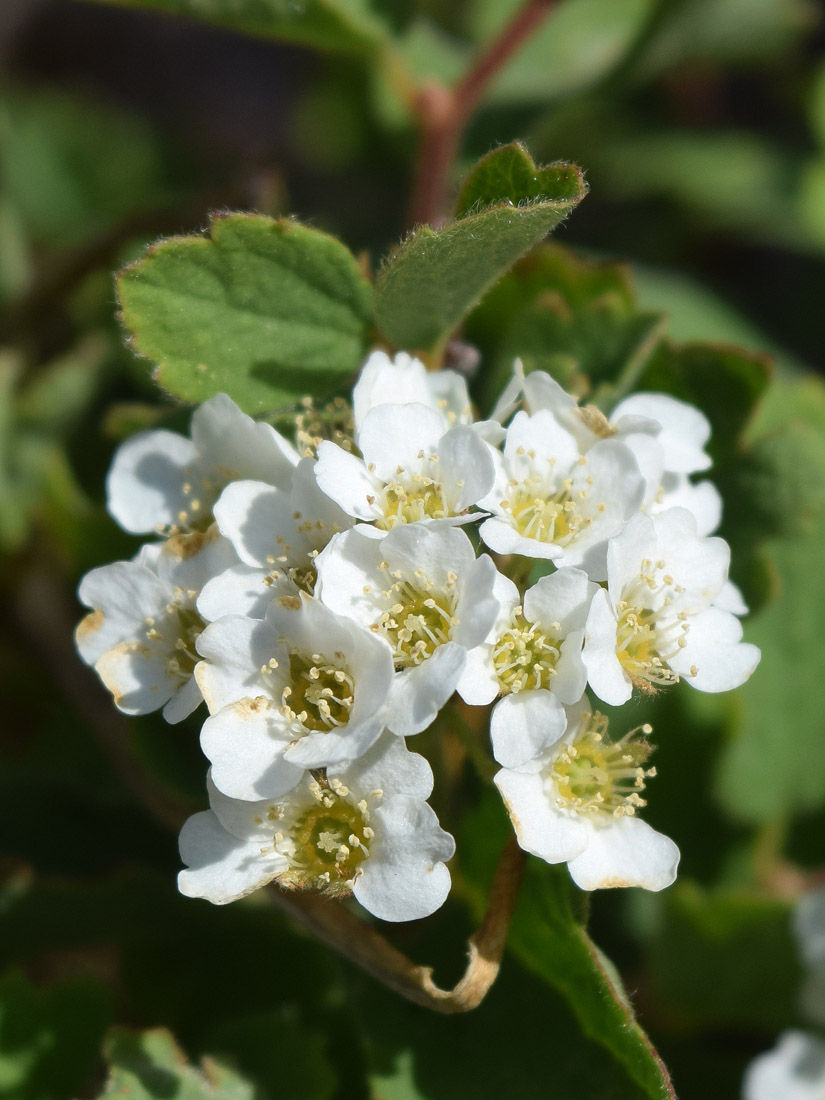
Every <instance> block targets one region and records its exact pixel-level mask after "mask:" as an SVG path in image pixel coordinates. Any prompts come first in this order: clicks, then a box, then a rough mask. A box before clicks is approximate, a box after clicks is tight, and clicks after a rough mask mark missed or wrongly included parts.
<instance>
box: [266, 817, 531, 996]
mask: <svg viewBox="0 0 825 1100" xmlns="http://www.w3.org/2000/svg"><path fill="white" fill-rule="evenodd" d="M524 862H525V854H524V852H523V851H522V850H521V848H519V846H518V844H517V843H516V840H515V837H513V836H511V837H510V839H509V840H508V842H507V844H506V845H505V847H504V850H503V851H502V853H501V856H500V858H499V862H498V866H497V868H496V873H495V876H494V878H493V885H492V888H491V890H490V897H489V899H488V902H487V912H486V913H485V915H484V919H483V920H482V922H481V924H480V925H479V927H478V930H477V931H476V932H475V933H474V934H473V935H472V936H471V937H470V939H469V940H468V942H467V949H468V955H469V959H468V962H467V969H466V970H465V972H464V976H463V977H462V978H461V980H460V981H459V982H458V984H457V985H455V986H454V987H453V988H452V989H441V988H440V986H437V985H436V984H435V982H434V981H433V977H432V975H433V972H432V968H431V967H429V966H419V965H418V964H417V963H414V962H412V961H411V960H410V959H408V958H407V956H406V955H404V954H402V952H400V951H399V950H398V949H397V948H395V947H393V945H392V944H391V943H389V941H388V940H386V939H385V938H384V937H383V936H382V935H381V933H380V932H379V931H378V930H377V929H376V928H374V927H373V926H372V925H369V924H365V923H364V921H362V920H360V918H359V917H357V916H356V915H355V914H354V913H352V912H350V910H348V909H345V908H344V907H343V906H342V905H341V904H340V903H339V902H336V901H332V900H331V899H330V898H326V897H324V896H323V895H322V894H314V893H296V892H286V891H283V890H280V889H278V888H277V887H275V888H274V889H273V890H272V897H273V899H274V901H275V903H276V904H277V905H278V906H279V907H280V908H281V909H283V910H284V911H285V912H286V913H288V914H289V915H290V916H291V917H292V918H293V919H294V920H296V921H297V922H298V923H299V924H300V925H302V926H303V927H304V928H306V929H307V930H308V931H309V932H312V933H313V934H314V935H316V936H317V937H318V938H319V939H321V940H323V941H324V942H325V943H327V944H329V945H330V946H331V947H334V948H335V949H336V950H337V951H340V952H341V954H342V955H344V956H346V958H348V959H349V960H350V961H351V962H354V963H355V964H356V965H357V966H360V967H361V968H362V969H363V970H366V971H367V973H369V974H372V976H373V977H374V978H377V979H378V980H379V981H380V982H382V983H383V984H384V985H386V986H388V987H389V988H390V989H392V990H394V991H395V992H396V993H400V994H401V996H402V997H406V998H407V1000H409V1001H413V1002H414V1003H415V1004H417V1005H421V1006H422V1007H424V1008H430V1009H432V1010H433V1011H435V1012H442V1013H444V1014H446V1015H454V1014H455V1013H458V1012H469V1011H470V1009H473V1008H476V1007H477V1006H478V1005H479V1004H481V1002H482V1000H483V999H484V997H485V996H486V995H487V993H488V991H489V989H490V987H491V986H492V984H493V982H494V981H495V980H496V977H497V976H498V972H499V969H500V967H501V959H502V956H503V954H504V946H505V944H506V942H507V933H508V930H509V928H510V919H511V917H512V915H513V910H514V909H515V905H516V899H517V897H518V890H519V886H520V885H521V878H522V874H523V871H524Z"/></svg>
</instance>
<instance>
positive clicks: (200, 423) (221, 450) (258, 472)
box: [192, 393, 299, 487]
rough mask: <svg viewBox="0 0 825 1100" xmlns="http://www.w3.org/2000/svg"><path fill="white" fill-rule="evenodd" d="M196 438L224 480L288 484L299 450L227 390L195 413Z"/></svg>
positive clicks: (201, 452)
mask: <svg viewBox="0 0 825 1100" xmlns="http://www.w3.org/2000/svg"><path fill="white" fill-rule="evenodd" d="M192 441H193V443H194V444H195V446H196V448H197V450H198V453H199V455H200V457H201V464H202V465H203V466H204V467H207V468H213V469H215V470H216V471H217V475H218V477H219V479H220V480H221V481H234V480H236V479H238V478H254V479H255V480H257V481H267V482H269V483H270V484H272V485H281V486H284V487H287V486H288V485H289V483H290V480H291V477H292V470H293V468H294V467H295V466H296V465H297V463H298V458H299V455H298V452H297V451H296V450H295V448H294V447H293V446H292V444H291V443H289V442H288V441H287V440H286V439H284V437H283V436H282V435H281V434H280V433H279V432H276V431H275V429H274V428H273V427H272V425H271V424H264V423H260V422H257V421H255V420H253V419H252V417H251V416H247V415H246V413H243V412H241V410H240V409H239V408H238V406H237V405H236V404H235V402H234V401H233V400H232V399H231V398H229V397H227V396H226V394H225V393H218V394H215V396H214V397H210V398H209V400H208V401H204V403H203V404H202V405H200V406H199V407H198V408H197V409H195V412H194V413H193V414H192Z"/></svg>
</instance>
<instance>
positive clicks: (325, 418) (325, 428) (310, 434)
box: [295, 397, 358, 458]
mask: <svg viewBox="0 0 825 1100" xmlns="http://www.w3.org/2000/svg"><path fill="white" fill-rule="evenodd" d="M354 433H355V422H354V420H353V416H352V409H351V408H350V406H349V405H348V404H347V402H346V401H345V400H344V398H343V397H335V398H333V400H332V401H329V402H327V404H326V405H323V406H322V407H321V408H318V407H317V406H316V404H315V402H314V401H313V400H312V398H311V397H304V398H302V399H301V411H300V412H299V413H298V415H297V416H296V417H295V439H296V442H297V444H298V449H299V450H300V452H301V454H302V455H305V456H307V457H311V458H315V457H316V456H317V452H318V447H319V446H320V444H321V443H322V441H323V440H325V439H330V440H332V442H333V443H337V444H338V446H339V447H341V448H342V449H343V450H345V451H349V452H350V454H353V453H355V454H357V453H358V448H357V447H356V446H355V442H354V440H353V435H354Z"/></svg>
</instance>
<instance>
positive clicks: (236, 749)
mask: <svg viewBox="0 0 825 1100" xmlns="http://www.w3.org/2000/svg"><path fill="white" fill-rule="evenodd" d="M278 718H279V716H278V714H277V712H276V711H274V710H272V709H271V708H270V707H268V706H267V705H266V701H265V700H263V699H242V700H240V702H238V703H234V704H232V705H231V706H227V707H224V708H223V710H219V711H218V713H217V714H213V715H212V717H211V718H207V720H206V721H205V722H204V724H203V729H202V730H201V748H202V749H203V751H204V754H205V755H206V757H207V759H208V760H210V761H211V763H212V782H213V783H214V784H215V786H216V787H217V788H218V790H219V791H221V792H222V793H223V794H225V795H228V796H229V797H230V798H243V799H248V800H250V801H256V800H258V799H262V798H278V797H280V796H281V795H283V794H285V793H286V792H287V791H290V790H292V788H293V787H294V786H295V784H296V783H297V782H298V780H299V779H300V778H301V776H302V774H303V768H299V767H296V766H295V765H294V764H291V763H290V762H289V761H288V760H286V759H285V758H284V755H283V754H284V750H285V749H286V747H287V745H288V744H289V743H290V734H289V732H288V731H285V729H284V726H283V723H282V722H280V721H279V720H278Z"/></svg>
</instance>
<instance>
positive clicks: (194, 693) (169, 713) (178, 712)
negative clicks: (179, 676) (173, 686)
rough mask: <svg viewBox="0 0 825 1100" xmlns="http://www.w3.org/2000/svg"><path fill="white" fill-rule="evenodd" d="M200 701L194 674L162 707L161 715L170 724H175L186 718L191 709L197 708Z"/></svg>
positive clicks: (201, 699)
mask: <svg viewBox="0 0 825 1100" xmlns="http://www.w3.org/2000/svg"><path fill="white" fill-rule="evenodd" d="M202 701H203V696H202V695H201V689H200V688H199V687H198V682H197V680H196V679H195V677H194V676H190V677H189V679H188V680H187V681H186V683H185V684H182V685H181V687H179V688H178V690H177V691H176V692H175V694H174V695H173V696H172V697H171V699H170V700H169V702H168V703H167V704H166V706H165V707H164V708H163V717H164V718H165V719H166V721H167V722H169V724H170V725H173V726H174V725H177V723H178V722H182V721H183V720H184V718H188V717H189V715H190V714H191V713H192V711H193V710H197V708H198V707H199V706H200V705H201V702H202Z"/></svg>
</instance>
